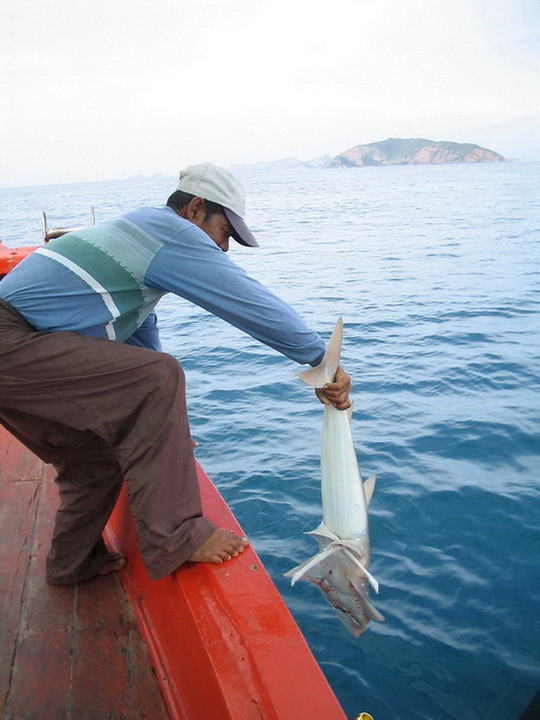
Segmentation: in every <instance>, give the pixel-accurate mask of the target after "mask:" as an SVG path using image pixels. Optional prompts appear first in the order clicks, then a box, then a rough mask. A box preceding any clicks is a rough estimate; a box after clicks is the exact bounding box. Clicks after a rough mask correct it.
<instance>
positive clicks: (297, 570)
mask: <svg viewBox="0 0 540 720" xmlns="http://www.w3.org/2000/svg"><path fill="white" fill-rule="evenodd" d="M339 549H340V548H339V547H337V546H335V545H333V546H332V547H327V548H325V549H324V550H321V552H318V553H317V554H316V555H314V556H313V557H311V558H310V559H309V560H306V562H303V563H302V564H301V565H297V566H296V567H293V568H292V569H291V570H289V571H288V572H286V573H284V575H285V577H290V578H291V585H294V583H295V582H296V581H297V580H300V579H301V578H302V576H303V575H305V574H306V573H307V571H308V570H311V568H312V567H315V565H318V564H319V563H320V562H322V561H323V560H326V558H327V557H329V556H330V555H332V554H333V553H335V552H337V551H338V550H339Z"/></svg>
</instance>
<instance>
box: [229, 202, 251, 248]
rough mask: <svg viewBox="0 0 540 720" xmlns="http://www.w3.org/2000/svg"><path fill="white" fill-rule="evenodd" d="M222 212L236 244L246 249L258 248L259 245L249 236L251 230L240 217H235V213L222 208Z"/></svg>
mask: <svg viewBox="0 0 540 720" xmlns="http://www.w3.org/2000/svg"><path fill="white" fill-rule="evenodd" d="M223 210H224V212H225V216H226V218H227V220H228V221H229V222H230V224H231V227H232V230H233V231H232V236H233V238H234V239H235V240H236V242H239V243H240V245H245V246H246V247H259V243H258V242H257V241H256V240H255V238H254V237H253V235H252V234H251V230H250V229H249V228H248V226H247V225H246V223H245V222H244V221H243V220H242V218H241V217H240V215H237V214H236V213H235V212H233V211H232V210H229V208H226V207H224V208H223Z"/></svg>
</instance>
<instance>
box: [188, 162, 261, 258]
mask: <svg viewBox="0 0 540 720" xmlns="http://www.w3.org/2000/svg"><path fill="white" fill-rule="evenodd" d="M178 190H181V191H182V192H185V193H189V194H190V195H195V196H196V197H202V198H204V199H205V200H210V202H215V203H217V204H218V205H221V206H222V207H223V209H224V211H225V215H226V217H227V220H228V221H229V222H230V224H231V226H232V229H233V233H232V235H233V237H234V239H235V240H236V241H237V242H239V243H240V244H241V245H246V246H247V247H258V245H259V243H258V242H257V241H256V240H255V238H254V237H253V235H252V233H251V231H250V229H249V228H248V226H247V225H246V223H245V221H244V215H245V212H246V194H245V192H244V188H243V187H242V185H241V184H240V182H239V181H238V180H237V179H236V178H235V177H234V175H231V173H230V172H228V171H227V170H225V169H224V168H221V167H219V166H218V165H213V164H212V163H200V164H198V165H188V167H187V168H185V169H184V170H180V181H179V183H178Z"/></svg>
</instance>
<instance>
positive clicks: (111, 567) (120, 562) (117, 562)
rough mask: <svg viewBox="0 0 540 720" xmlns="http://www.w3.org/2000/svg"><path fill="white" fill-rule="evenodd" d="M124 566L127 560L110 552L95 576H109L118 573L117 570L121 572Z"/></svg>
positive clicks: (118, 554)
mask: <svg viewBox="0 0 540 720" xmlns="http://www.w3.org/2000/svg"><path fill="white" fill-rule="evenodd" d="M126 564H127V560H126V558H125V557H124V556H123V555H120V553H116V552H110V553H109V554H108V556H107V562H106V563H105V565H104V566H103V567H102V568H101V570H100V571H99V572H98V573H97V574H98V575H109V574H110V573H113V572H118V571H119V570H122V568H125V567H126Z"/></svg>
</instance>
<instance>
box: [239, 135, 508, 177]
mask: <svg viewBox="0 0 540 720" xmlns="http://www.w3.org/2000/svg"><path fill="white" fill-rule="evenodd" d="M488 162H506V158H504V157H503V156H502V155H500V154H499V153H497V152H495V151H494V150H487V149H486V148H483V147H480V145H474V144H472V143H458V142H449V141H437V140H426V139H423V138H388V139H387V140H380V141H378V142H374V143H369V144H367V145H355V146H354V147H352V148H349V149H348V150H344V151H343V152H341V153H339V155H336V156H335V157H332V156H330V155H322V156H321V157H318V158H316V159H315V160H298V159H296V158H285V159H284V160H277V161H276V162H263V163H256V164H254V165H234V166H233V167H232V168H231V169H232V170H233V171H234V170H236V169H240V170H241V169H243V168H251V169H254V168H255V169H257V170H289V169H294V168H300V167H304V168H351V167H373V166H379V165H443V164H449V163H488Z"/></svg>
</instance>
